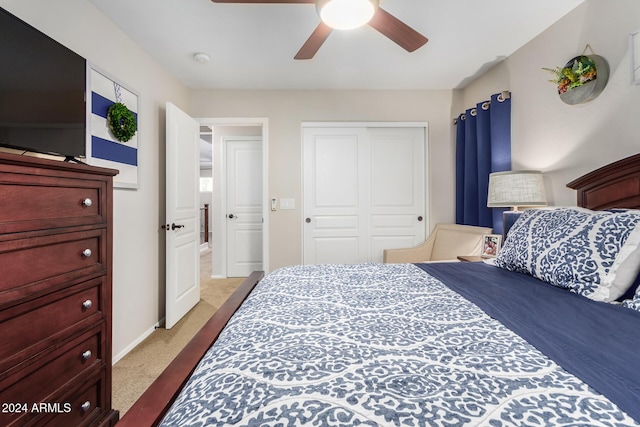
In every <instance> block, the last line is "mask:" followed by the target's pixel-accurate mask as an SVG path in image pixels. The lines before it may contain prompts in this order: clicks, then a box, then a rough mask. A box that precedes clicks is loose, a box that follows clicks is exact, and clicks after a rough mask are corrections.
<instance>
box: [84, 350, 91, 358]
mask: <svg viewBox="0 0 640 427" xmlns="http://www.w3.org/2000/svg"><path fill="white" fill-rule="evenodd" d="M89 359H91V350H87V351H85V352H84V353H82V360H89Z"/></svg>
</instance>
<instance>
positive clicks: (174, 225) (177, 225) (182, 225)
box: [171, 223, 184, 230]
mask: <svg viewBox="0 0 640 427" xmlns="http://www.w3.org/2000/svg"><path fill="white" fill-rule="evenodd" d="M176 228H184V224H176V223H173V224H171V229H172V230H175V229H176Z"/></svg>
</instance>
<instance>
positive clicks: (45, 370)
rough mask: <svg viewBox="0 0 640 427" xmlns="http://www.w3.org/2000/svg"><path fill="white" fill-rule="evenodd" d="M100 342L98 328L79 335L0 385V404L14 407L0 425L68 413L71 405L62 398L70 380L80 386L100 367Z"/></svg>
mask: <svg viewBox="0 0 640 427" xmlns="http://www.w3.org/2000/svg"><path fill="white" fill-rule="evenodd" d="M101 339H102V328H99V329H97V330H94V331H93V332H90V333H86V334H83V335H81V336H79V337H78V338H76V339H75V340H73V341H71V342H69V343H67V344H66V345H64V346H62V347H60V348H58V349H56V351H54V352H52V353H51V354H50V355H48V356H47V358H44V359H42V360H39V361H38V362H37V363H34V364H33V365H31V366H29V367H28V370H29V372H27V373H23V372H18V373H16V374H15V375H13V376H12V377H10V378H8V379H7V380H5V381H3V382H2V383H0V384H1V386H0V402H11V403H13V404H14V406H13V408H14V410H13V411H5V412H2V413H0V425H2V426H6V425H10V424H11V423H14V424H16V425H21V424H23V423H24V422H26V421H27V420H28V419H29V418H32V417H36V416H38V414H41V413H44V414H47V413H55V414H66V413H69V412H71V411H72V409H73V407H72V403H71V402H70V401H69V399H65V398H63V396H65V395H66V394H68V393H69V386H70V384H69V382H70V381H71V384H79V383H82V382H83V380H84V379H86V378H87V377H90V376H91V375H92V374H93V373H95V372H96V371H97V370H99V369H100V368H101V366H102V363H101V362H102V360H101V356H102V355H101V354H100V353H101V352H100V348H101ZM26 370H27V369H25V371H26ZM18 408H19V409H20V410H17V409H18ZM12 412H13V413H12Z"/></svg>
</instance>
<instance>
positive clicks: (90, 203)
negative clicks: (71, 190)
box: [82, 197, 93, 207]
mask: <svg viewBox="0 0 640 427" xmlns="http://www.w3.org/2000/svg"><path fill="white" fill-rule="evenodd" d="M92 204H93V201H92V200H91V199H90V198H88V197H87V198H86V199H84V200H83V201H82V206H86V207H89V206H91V205H92Z"/></svg>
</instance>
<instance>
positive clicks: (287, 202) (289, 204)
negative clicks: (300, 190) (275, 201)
mask: <svg viewBox="0 0 640 427" xmlns="http://www.w3.org/2000/svg"><path fill="white" fill-rule="evenodd" d="M295 208H296V201H295V199H280V209H295Z"/></svg>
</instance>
